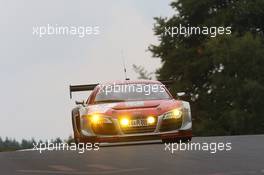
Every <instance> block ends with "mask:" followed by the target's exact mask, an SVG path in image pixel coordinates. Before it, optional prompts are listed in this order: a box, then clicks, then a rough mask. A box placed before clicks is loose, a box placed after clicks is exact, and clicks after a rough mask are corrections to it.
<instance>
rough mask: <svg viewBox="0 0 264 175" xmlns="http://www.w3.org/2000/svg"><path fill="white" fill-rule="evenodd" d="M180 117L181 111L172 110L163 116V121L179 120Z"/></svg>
mask: <svg viewBox="0 0 264 175" xmlns="http://www.w3.org/2000/svg"><path fill="white" fill-rule="evenodd" d="M181 116H182V111H181V110H180V109H173V110H171V111H170V112H167V113H166V114H164V115H163V120H167V119H179V118H181Z"/></svg>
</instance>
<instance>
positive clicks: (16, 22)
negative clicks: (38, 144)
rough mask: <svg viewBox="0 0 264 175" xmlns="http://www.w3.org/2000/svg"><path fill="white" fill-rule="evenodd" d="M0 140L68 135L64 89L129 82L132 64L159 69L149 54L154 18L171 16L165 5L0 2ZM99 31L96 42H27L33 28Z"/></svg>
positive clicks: (119, 0) (120, 0) (160, 1)
mask: <svg viewBox="0 0 264 175" xmlns="http://www.w3.org/2000/svg"><path fill="white" fill-rule="evenodd" d="M0 4H1V5H0V21H1V22H0V25H1V27H0V38H1V40H0V50H1V51H0V70H1V74H0V82H1V85H0V97H1V99H0V106H1V108H0V112H1V114H0V137H2V138H5V137H10V138H15V139H17V140H21V139H22V138H25V139H30V138H35V139H42V140H45V139H52V138H56V137H61V138H63V139H65V138H67V137H68V136H70V135H72V127H71V109H72V108H73V107H74V100H80V99H82V98H84V99H85V98H87V96H88V94H87V93H82V94H81V95H74V96H73V97H74V98H73V99H72V100H70V98H69V85H70V84H89V83H98V82H106V81H112V80H122V79H124V73H123V59H122V52H123V57H124V59H125V64H126V67H127V75H128V77H129V78H130V79H136V78H137V74H136V73H135V72H134V71H133V69H132V65H133V64H136V65H141V66H144V67H145V69H146V70H147V71H149V72H154V71H155V70H156V69H158V68H159V67H160V66H161V63H160V60H159V59H158V58H152V57H151V53H150V52H149V51H147V47H148V46H149V45H150V44H155V43H158V40H157V37H156V36H154V33H153V25H154V20H153V17H158V16H162V17H167V16H171V15H173V13H174V11H173V10H172V9H171V8H170V6H169V4H170V0H153V1H147V0H145V1H143V0H104V1H103V0H96V1H95V0H94V1H92V0H75V1H64V0H56V1H53V0H45V1H44V0H43V1H40V0H10V1H2V0H1V1H0ZM48 24H49V25H57V26H99V30H100V34H99V35H89V36H85V37H83V38H79V37H77V36H65V35H64V36H63V35H48V36H43V37H39V36H36V35H33V27H36V26H47V25H48Z"/></svg>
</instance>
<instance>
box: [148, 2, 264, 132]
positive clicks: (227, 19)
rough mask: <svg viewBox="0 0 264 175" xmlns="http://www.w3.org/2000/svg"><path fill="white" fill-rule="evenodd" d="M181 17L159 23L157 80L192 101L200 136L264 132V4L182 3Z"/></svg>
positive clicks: (154, 49)
mask: <svg viewBox="0 0 264 175" xmlns="http://www.w3.org/2000/svg"><path fill="white" fill-rule="evenodd" d="M171 6H172V8H173V9H175V11H176V15H174V16H173V17H171V18H161V17H159V18H155V20H156V23H155V26H154V32H155V35H157V36H158V38H159V41H160V43H159V44H158V45H151V46H150V47H149V50H150V51H151V52H152V53H153V56H154V57H159V58H160V59H161V61H162V66H161V68H160V69H159V70H158V71H157V72H156V73H157V77H158V79H163V80H164V79H174V80H175V81H176V82H177V83H175V84H174V86H173V88H174V89H175V92H176V91H187V92H188V93H189V94H190V95H191V96H190V99H189V100H190V101H191V105H192V112H193V117H194V118H195V119H196V121H195V122H194V130H195V132H196V134H200V135H229V134H246V133H248V134H249V133H250V134H254V133H263V132H264V127H263V126H264V108H262V106H263V105H264V104H263V100H262V99H263V98H264V78H263V77H264V52H263V51H264V42H263V33H264V32H263V31H264V21H263V20H262V19H264V1H262V0H253V1H246V0H201V1H195V0H178V1H175V2H173V3H171ZM180 24H181V25H183V26H200V27H202V26H207V27H212V26H216V27H219V26H223V27H227V26H232V34H231V35H217V36H216V37H210V36H209V35H195V34H193V35H190V36H184V35H178V36H177V37H171V36H170V35H164V31H165V29H166V27H168V26H179V25H180Z"/></svg>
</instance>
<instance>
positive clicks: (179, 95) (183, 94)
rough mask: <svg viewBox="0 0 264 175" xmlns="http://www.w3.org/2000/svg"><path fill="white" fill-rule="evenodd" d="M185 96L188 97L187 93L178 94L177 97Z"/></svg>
mask: <svg viewBox="0 0 264 175" xmlns="http://www.w3.org/2000/svg"><path fill="white" fill-rule="evenodd" d="M185 95H186V93H185V92H178V93H177V96H178V97H182V96H185Z"/></svg>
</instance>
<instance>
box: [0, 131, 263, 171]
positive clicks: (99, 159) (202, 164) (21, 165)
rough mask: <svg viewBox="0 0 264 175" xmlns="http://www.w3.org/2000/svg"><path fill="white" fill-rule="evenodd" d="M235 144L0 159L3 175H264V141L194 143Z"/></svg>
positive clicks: (151, 145)
mask: <svg viewBox="0 0 264 175" xmlns="http://www.w3.org/2000/svg"><path fill="white" fill-rule="evenodd" d="M203 142H206V143H215V142H218V143H219V142H224V143H227V142H231V143H232V149H231V150H230V151H218V152H216V153H214V154H213V153H210V151H179V150H178V151H174V152H173V153H172V152H171V151H169V150H168V149H167V150H165V145H164V144H162V143H161V142H157V141H155V142H143V143H133V144H123V143H121V144H104V145H102V146H101V147H100V149H99V151H86V152H85V153H83V154H80V153H78V152H77V151H44V152H43V153H41V154H40V153H39V152H38V151H32V150H31V151H30V150H28V151H16V152H2V153H0V175H13V174H16V175H34V174H42V175H50V174H51V175H54V174H72V175H80V174H87V175H90V174H106V175H107V174H124V175H130V174H137V175H138V174H147V175H153V174H160V175H167V174H177V175H178V174H179V175H185V174H191V175H204V174H205V175H222V174H225V175H237V174H243V175H244V174H245V175H247V174H251V175H252V174H263V175H264V151H263V149H264V135H254V136H230V137H196V138H194V139H193V140H192V143H203Z"/></svg>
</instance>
